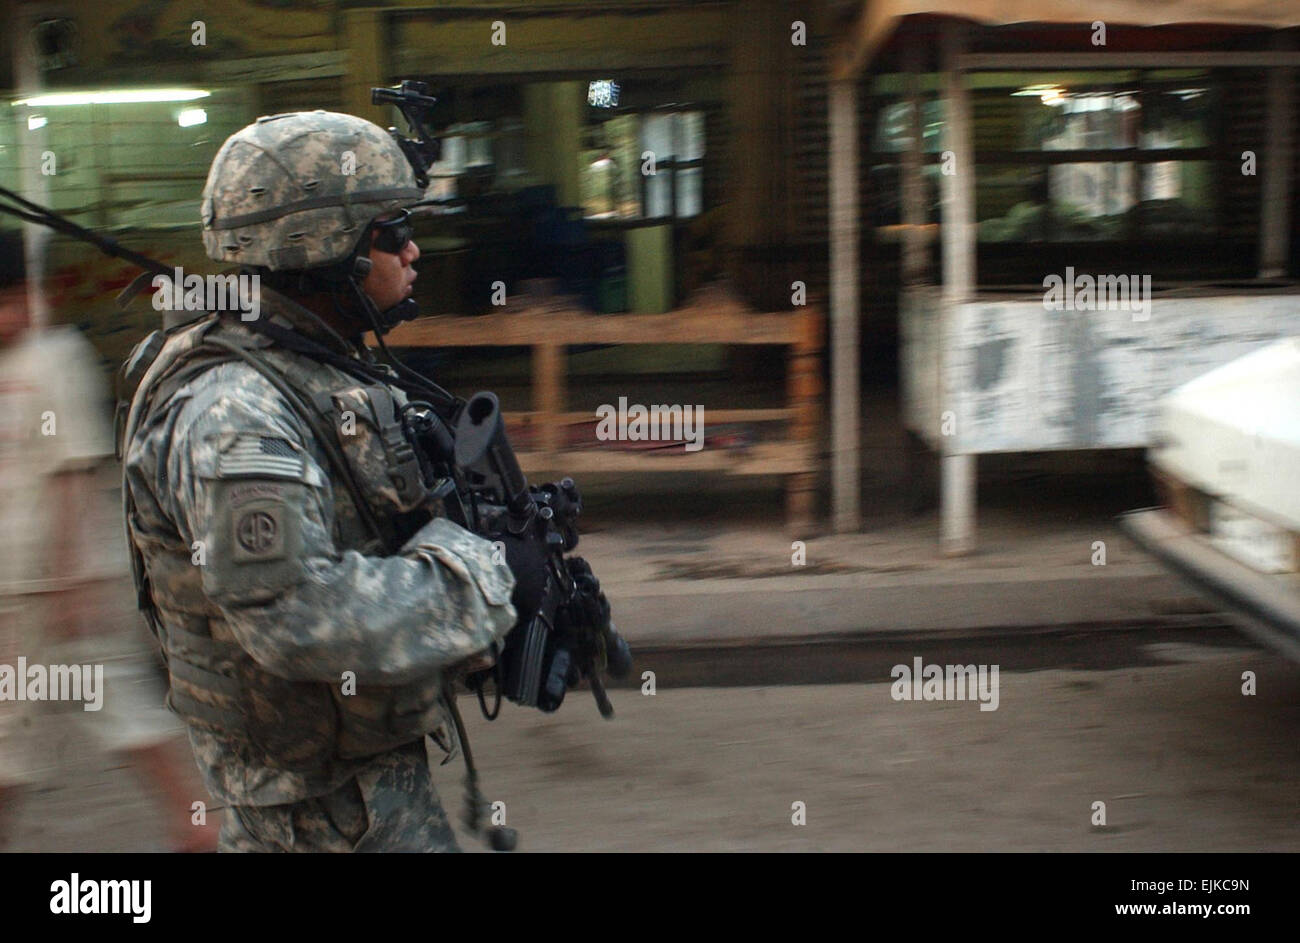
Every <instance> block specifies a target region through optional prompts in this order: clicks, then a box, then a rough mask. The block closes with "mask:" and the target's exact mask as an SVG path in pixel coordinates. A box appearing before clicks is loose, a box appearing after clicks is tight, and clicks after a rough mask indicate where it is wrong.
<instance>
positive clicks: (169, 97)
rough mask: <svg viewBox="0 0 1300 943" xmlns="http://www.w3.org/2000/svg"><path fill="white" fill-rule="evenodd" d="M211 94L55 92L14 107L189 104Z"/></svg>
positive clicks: (175, 91) (145, 90)
mask: <svg viewBox="0 0 1300 943" xmlns="http://www.w3.org/2000/svg"><path fill="white" fill-rule="evenodd" d="M211 94H212V93H211V92H205V91H203V90H202V89H197V88H141V89H112V90H109V91H104V92H56V93H54V94H50V95H37V96H36V97H35V98H23V99H19V100H18V101H16V102H14V104H15V105H28V106H30V107H33V108H49V107H52V106H55V105H125V104H135V103H142V102H189V101H194V100H195V99H196V98H207V97H208V96H209V95H211Z"/></svg>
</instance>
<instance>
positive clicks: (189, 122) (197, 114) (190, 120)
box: [176, 108, 208, 128]
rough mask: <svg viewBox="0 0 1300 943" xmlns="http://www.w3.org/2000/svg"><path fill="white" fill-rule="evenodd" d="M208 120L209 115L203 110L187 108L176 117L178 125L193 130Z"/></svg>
mask: <svg viewBox="0 0 1300 943" xmlns="http://www.w3.org/2000/svg"><path fill="white" fill-rule="evenodd" d="M207 120H208V113H207V112H206V111H204V110H203V109H202V108H185V109H183V110H182V111H181V113H180V114H179V115H177V116H176V123H177V124H178V125H180V126H181V127H182V128H192V127H194V125H196V124H203V123H204V122H205V121H207Z"/></svg>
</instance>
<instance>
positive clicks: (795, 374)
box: [785, 306, 822, 537]
mask: <svg viewBox="0 0 1300 943" xmlns="http://www.w3.org/2000/svg"><path fill="white" fill-rule="evenodd" d="M797 317H798V318H799V339H798V340H797V341H796V342H795V343H794V344H793V345H792V346H791V347H790V348H789V351H788V354H787V357H788V361H787V366H786V402H787V404H788V405H789V406H790V408H791V409H792V410H794V418H793V420H792V421H791V422H790V439H791V441H793V442H795V443H796V444H797V445H798V448H799V455H800V458H801V459H802V460H803V461H804V463H805V467H807V468H812V467H814V464H815V461H816V452H817V429H818V425H819V421H818V419H819V417H818V415H817V413H818V404H819V403H820V402H821V393H822V389H821V363H820V357H819V354H820V353H821V349H822V312H821V310H820V309H819V308H816V307H812V306H809V307H806V308H804V309H803V311H802V313H800V314H798V315H797ZM816 487H817V476H816V475H815V474H814V473H813V472H810V471H809V472H798V473H796V474H793V475H787V476H786V494H785V497H786V500H785V513H786V527H787V529H788V530H789V531H790V536H791V537H807V536H810V535H811V533H812V531H813V528H814V526H815V524H814V517H815V508H814V500H815V498H816Z"/></svg>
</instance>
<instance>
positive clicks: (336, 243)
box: [201, 111, 424, 271]
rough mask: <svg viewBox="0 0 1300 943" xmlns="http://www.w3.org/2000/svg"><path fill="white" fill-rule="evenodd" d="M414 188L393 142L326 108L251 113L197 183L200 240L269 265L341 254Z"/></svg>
mask: <svg viewBox="0 0 1300 943" xmlns="http://www.w3.org/2000/svg"><path fill="white" fill-rule="evenodd" d="M423 195H424V194H423V192H422V191H421V190H420V188H419V187H417V186H416V184H415V173H414V171H412V169H411V165H410V164H409V163H408V162H407V160H406V155H405V154H403V153H402V149H401V148H400V147H399V146H398V144H397V142H396V141H394V140H393V138H392V137H391V136H390V135H389V134H388V133H387V132H386V131H384V130H382V129H381V128H379V127H378V126H377V125H374V124H371V123H370V122H369V121H366V120H365V119H363V118H357V117H355V116H353V115H344V114H338V113H336V112H331V111H299V112H291V113H289V114H283V115H271V116H267V117H262V118H258V119H257V121H255V122H253V123H252V124H250V125H249V126H248V127H246V128H244V129H243V130H241V131H237V132H235V133H234V134H232V135H231V136H230V137H229V138H227V139H226V143H225V144H223V145H221V150H219V151H218V152H217V156H216V157H215V158H214V159H213V161H212V168H211V170H209V171H208V182H207V184H206V185H205V186H204V188H203V204H202V208H201V212H202V217H203V246H204V248H205V249H206V250H207V253H208V257H209V258H211V259H213V260H214V261H217V262H232V263H236V264H239V265H253V266H261V267H264V268H267V269H269V270H271V271H286V270H296V269H308V268H316V267H318V266H323V265H330V264H333V263H336V262H342V261H344V260H345V259H347V257H348V256H349V255H351V254H352V251H353V250H354V249H355V248H356V246H357V243H358V241H359V240H360V239H361V237H362V236H363V235H364V234H365V229H366V224H367V223H369V222H370V220H372V219H374V218H375V217H376V216H379V215H380V214H382V213H386V212H389V211H391V210H395V209H400V208H401V207H404V206H409V205H410V204H411V203H412V202H415V201H417V200H419V199H420V198H421V197H422V196H423Z"/></svg>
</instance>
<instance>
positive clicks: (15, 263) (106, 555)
mask: <svg viewBox="0 0 1300 943" xmlns="http://www.w3.org/2000/svg"><path fill="white" fill-rule="evenodd" d="M24 276H25V269H24V265H23V246H22V242H21V239H20V238H18V236H17V234H14V233H2V232H0V541H2V545H0V672H3V671H4V670H5V668H6V667H8V668H9V669H10V673H9V677H10V679H11V680H13V679H15V676H16V674H17V673H18V672H19V670H20V669H19V665H20V662H19V659H20V658H21V659H24V662H23V663H24V664H26V665H40V666H46V667H48V666H49V665H93V666H102V674H101V675H100V677H101V678H102V690H99V691H97V692H95V698H96V700H97V701H98V709H92V710H86V709H85V706H86V705H84V704H82V703H74V704H67V703H62V704H54V703H47V702H44V701H40V702H37V701H35V700H31V701H29V700H19V699H18V696H19V694H20V693H22V692H23V689H24V688H25V685H23V684H20V683H11V685H10V689H9V690H6V689H5V687H4V685H3V681H0V846H2V845H3V844H4V843H5V842H6V841H7V840H8V839H9V837H10V836H11V834H12V828H13V822H12V811H13V807H14V804H15V800H16V799H17V798H18V796H19V794H20V792H21V790H22V789H23V787H25V786H31V785H34V784H35V783H37V782H39V781H41V780H42V779H43V778H45V776H47V775H48V774H49V772H50V771H51V770H52V769H53V768H54V767H55V766H57V764H56V763H54V762H53V761H54V758H55V755H56V754H57V753H58V752H59V751H58V745H59V743H60V742H61V741H62V740H64V739H66V738H67V737H68V736H69V735H70V734H71V733H72V732H73V731H72V730H71V727H70V725H71V724H72V723H74V721H73V718H74V717H77V718H80V720H81V722H82V723H83V725H84V727H85V729H86V731H88V732H89V733H90V735H91V737H92V739H93V740H95V741H96V742H97V743H98V744H99V745H100V746H101V748H103V749H104V750H105V751H107V752H110V753H112V754H114V755H116V756H119V757H122V758H124V759H127V760H128V761H130V762H131V763H132V765H133V766H135V767H136V769H137V770H138V772H139V773H140V774H141V775H142V777H143V778H144V779H145V780H146V781H148V782H149V784H150V785H151V786H152V787H153V789H154V791H155V792H156V794H157V799H158V801H159V804H160V808H161V809H162V811H163V819H164V821H163V826H164V829H165V832H166V834H167V836H168V840H169V842H170V845H171V847H172V848H174V849H176V850H184V851H201V850H213V849H214V848H215V845H216V826H215V824H207V823H206V822H205V823H204V824H199V825H195V824H193V822H194V821H195V819H196V818H199V817H197V816H194V815H193V812H192V804H193V802H195V801H196V800H197V799H199V798H200V797H201V796H202V791H201V786H200V784H199V782H198V776H197V770H195V769H194V767H193V766H192V764H191V763H190V762H188V760H187V758H186V757H185V755H184V751H183V748H181V747H180V746H179V744H178V742H177V738H178V733H179V729H180V727H179V724H177V723H176V721H175V720H174V719H173V718H172V717H171V715H170V714H169V713H168V712H167V711H166V709H165V707H164V706H163V696H164V695H163V690H162V686H161V683H160V681H159V679H158V678H157V676H156V672H155V671H154V670H153V666H152V665H151V663H150V659H151V658H152V654H151V652H150V651H149V645H148V641H147V638H146V637H145V634H144V632H143V620H141V619H140V617H139V614H138V612H136V611H135V607H134V604H133V603H134V600H133V593H132V589H131V584H130V579H129V573H128V564H127V556H126V552H125V546H124V544H123V542H122V540H121V537H120V530H119V529H118V526H117V516H118V515H119V514H120V501H121V497H120V490H119V488H120V485H118V484H115V483H117V482H120V477H118V475H119V473H118V472H117V470H116V468H115V463H114V462H113V461H112V453H113V448H112V439H111V436H110V431H109V428H108V423H107V421H106V416H105V415H104V414H103V405H104V399H103V393H104V387H103V380H102V376H101V373H100V370H99V368H98V365H97V363H96V358H95V354H94V351H93V349H92V348H91V347H90V345H89V344H88V343H87V342H86V341H85V340H84V339H83V338H82V337H81V335H80V334H79V333H78V332H77V331H76V330H75V329H73V328H70V327H60V328H53V329H47V330H38V329H34V328H33V327H32V325H31V323H30V321H31V319H30V314H29V308H28V302H27V285H26V280H25V277H24ZM41 670H45V669H44V668H43V669H41ZM87 677H88V678H89V677H90V676H89V675H88V676H87ZM53 693H54V692H53V691H52V690H50V691H47V692H46V693H45V694H46V696H47V697H48V696H49V695H51V694H53ZM89 693H90V692H89V691H83V692H82V694H83V697H85V698H86V700H87V701H89V700H90V698H89ZM91 706H94V705H91Z"/></svg>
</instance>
